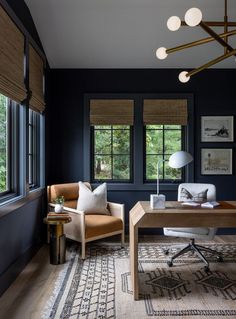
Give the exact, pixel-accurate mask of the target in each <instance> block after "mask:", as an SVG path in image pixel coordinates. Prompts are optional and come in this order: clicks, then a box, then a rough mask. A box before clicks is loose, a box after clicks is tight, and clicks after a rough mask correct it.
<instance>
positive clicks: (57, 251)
mask: <svg viewBox="0 0 236 319" xmlns="http://www.w3.org/2000/svg"><path fill="white" fill-rule="evenodd" d="M43 222H44V223H45V224H47V225H48V226H49V233H50V250H49V252H50V263H51V264H52V265H58V264H63V263H64V262H65V260H66V236H65V235H64V227H63V226H64V224H67V223H69V222H71V217H69V216H68V218H63V219H59V218H58V220H57V219H53V220H50V219H47V217H45V218H44V220H43Z"/></svg>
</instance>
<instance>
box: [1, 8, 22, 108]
mask: <svg viewBox="0 0 236 319" xmlns="http://www.w3.org/2000/svg"><path fill="white" fill-rule="evenodd" d="M0 92H1V93H2V94H4V95H5V96H7V97H9V98H10V99H12V100H14V101H16V102H18V103H21V102H22V101H23V100H24V99H25V98H26V88H25V84H24V35H23V34H22V33H21V32H20V30H19V29H18V28H17V26H16V25H15V24H14V22H13V21H12V20H11V18H10V17H9V16H8V15H7V13H6V12H5V10H4V9H3V8H2V6H0Z"/></svg>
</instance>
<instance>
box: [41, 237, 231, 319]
mask: <svg viewBox="0 0 236 319" xmlns="http://www.w3.org/2000/svg"><path fill="white" fill-rule="evenodd" d="M204 245H205V246H208V247H209V248H211V249H215V250H218V251H219V252H222V254H223V258H224V261H223V262H222V263H219V262H217V261H216V259H215V258H214V257H212V256H211V255H210V254H206V255H205V256H206V257H207V258H208V259H209V261H210V269H211V272H210V273H206V272H205V271H204V264H203V263H202V262H201V261H199V259H198V258H197V257H196V256H195V255H194V254H191V253H189V254H186V255H184V256H182V257H181V258H178V259H177V260H176V261H175V263H174V266H173V267H171V268H169V267H168V266H167V264H166V262H167V260H168V256H166V255H165V253H164V251H165V249H167V248H169V249H170V255H171V254H174V253H176V251H177V248H176V249H175V248H174V247H173V244H166V243H158V244H155V243H142V244H139V252H138V253H139V265H138V266H139V268H138V269H139V282H140V298H139V300H138V301H134V300H133V295H132V285H131V280H130V269H129V247H128V246H126V247H125V248H120V245H119V244H111V243H91V244H90V245H88V247H87V252H86V253H87V256H86V259H85V260H84V261H82V260H81V259H80V246H79V245H77V244H75V243H73V244H72V245H71V246H70V247H69V248H68V251H67V262H66V263H65V264H64V268H63V270H62V271H61V273H60V275H59V277H58V279H57V281H56V283H55V289H54V293H53V295H52V296H51V297H50V299H49V301H48V302H47V304H46V305H45V308H44V310H43V313H42V316H41V318H43V319H46V318H47V319H48V318H52V319H53V318H56V319H57V318H68V319H76V318H86V319H97V318H98V319H105V318H127V319H129V318H131V319H132V318H135V319H139V318H142V319H145V318H166V319H168V318H171V319H173V318H186V319H187V318H236V246H235V244H229V243H227V244H220V243H217V244H216V243H213V244H212V243H207V244H204Z"/></svg>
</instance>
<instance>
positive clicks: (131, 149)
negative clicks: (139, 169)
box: [90, 125, 133, 183]
mask: <svg viewBox="0 0 236 319" xmlns="http://www.w3.org/2000/svg"><path fill="white" fill-rule="evenodd" d="M97 126H99V125H97ZM102 126H105V125H102ZM107 126H110V127H111V128H110V129H104V128H103V129H95V128H94V126H91V127H90V132H91V135H90V136H91V143H90V145H91V149H90V153H91V172H90V176H91V181H92V183H100V182H106V183H132V182H133V128H132V126H131V125H124V126H129V128H127V129H124V130H127V131H129V149H130V152H129V154H114V153H113V131H114V130H122V129H121V128H114V127H115V126H116V125H107ZM119 126H122V125H119ZM95 130H110V131H111V153H110V154H105V155H107V156H111V159H112V161H111V174H112V176H113V156H114V155H115V156H118V155H121V156H123V155H126V156H129V175H130V178H129V179H96V178H95V172H94V167H95V165H94V158H95V155H99V154H96V153H95V138H94V137H95ZM101 155H104V154H101Z"/></svg>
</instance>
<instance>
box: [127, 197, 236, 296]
mask: <svg viewBox="0 0 236 319" xmlns="http://www.w3.org/2000/svg"><path fill="white" fill-rule="evenodd" d="M129 217H130V219H129V227H130V231H129V236H130V270H131V279H132V284H133V295H134V299H135V300H138V298H139V284H138V229H139V228H144V227H147V228H148V227H155V228H157V227H236V201H227V202H220V206H218V207H215V208H201V207H189V206H182V205H181V203H178V202H166V209H161V210H152V209H151V207H150V202H137V204H136V205H135V206H134V207H133V208H132V209H131V211H130V215H129Z"/></svg>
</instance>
